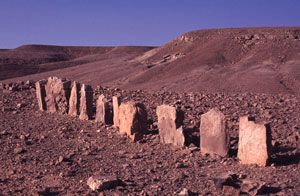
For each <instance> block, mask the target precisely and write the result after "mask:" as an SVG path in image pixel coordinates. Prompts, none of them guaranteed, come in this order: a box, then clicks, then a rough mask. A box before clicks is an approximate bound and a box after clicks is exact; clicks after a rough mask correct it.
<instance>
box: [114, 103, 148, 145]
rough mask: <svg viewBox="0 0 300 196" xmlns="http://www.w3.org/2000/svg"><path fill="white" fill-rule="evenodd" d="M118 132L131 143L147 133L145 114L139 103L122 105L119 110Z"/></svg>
mask: <svg viewBox="0 0 300 196" xmlns="http://www.w3.org/2000/svg"><path fill="white" fill-rule="evenodd" d="M119 119H120V124H119V130H120V133H121V134H127V135H128V136H129V137H130V138H131V139H132V140H133V141H137V140H140V139H142V137H143V135H144V133H145V132H146V131H147V112H146V109H145V106H144V105H143V104H141V103H135V102H131V101H130V102H127V103H122V104H121V105H120V108H119Z"/></svg>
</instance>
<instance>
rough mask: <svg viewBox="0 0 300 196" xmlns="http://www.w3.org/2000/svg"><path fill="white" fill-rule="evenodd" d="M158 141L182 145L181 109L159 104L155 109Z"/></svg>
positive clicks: (182, 117)
mask: <svg viewBox="0 0 300 196" xmlns="http://www.w3.org/2000/svg"><path fill="white" fill-rule="evenodd" d="M156 113H157V118H158V130H159V136H160V141H161V142H163V143H168V144H174V145H177V146H184V143H185V137H184V134H183V129H182V125H183V119H184V114H183V112H182V111H181V110H176V108H175V107H172V106H168V105H160V106H158V107H157V109H156Z"/></svg>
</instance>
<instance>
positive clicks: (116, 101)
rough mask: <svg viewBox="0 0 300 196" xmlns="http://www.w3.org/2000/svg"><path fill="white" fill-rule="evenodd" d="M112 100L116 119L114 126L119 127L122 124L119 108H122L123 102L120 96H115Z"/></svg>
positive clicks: (114, 118)
mask: <svg viewBox="0 0 300 196" xmlns="http://www.w3.org/2000/svg"><path fill="white" fill-rule="evenodd" d="M112 102H113V121H114V126H115V127H119V124H120V119H119V108H120V104H121V100H120V97H117V96H113V98H112Z"/></svg>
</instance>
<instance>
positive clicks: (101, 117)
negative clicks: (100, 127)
mask: <svg viewBox="0 0 300 196" xmlns="http://www.w3.org/2000/svg"><path fill="white" fill-rule="evenodd" d="M95 121H96V122H101V123H103V124H112V112H111V108H110V106H109V104H108V102H107V100H106V98H105V97H104V95H100V96H99V97H98V100H97V106H96V118H95Z"/></svg>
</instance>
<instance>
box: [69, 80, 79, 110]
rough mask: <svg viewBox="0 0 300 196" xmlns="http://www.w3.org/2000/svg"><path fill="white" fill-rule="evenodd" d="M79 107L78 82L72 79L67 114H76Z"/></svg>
mask: <svg viewBox="0 0 300 196" xmlns="http://www.w3.org/2000/svg"><path fill="white" fill-rule="evenodd" d="M79 108H80V84H79V83H78V82H76V81H74V82H73V86H72V90H71V96H70V101H69V114H70V115H72V116H78V115H79Z"/></svg>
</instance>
